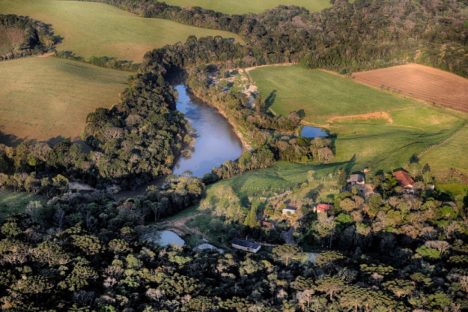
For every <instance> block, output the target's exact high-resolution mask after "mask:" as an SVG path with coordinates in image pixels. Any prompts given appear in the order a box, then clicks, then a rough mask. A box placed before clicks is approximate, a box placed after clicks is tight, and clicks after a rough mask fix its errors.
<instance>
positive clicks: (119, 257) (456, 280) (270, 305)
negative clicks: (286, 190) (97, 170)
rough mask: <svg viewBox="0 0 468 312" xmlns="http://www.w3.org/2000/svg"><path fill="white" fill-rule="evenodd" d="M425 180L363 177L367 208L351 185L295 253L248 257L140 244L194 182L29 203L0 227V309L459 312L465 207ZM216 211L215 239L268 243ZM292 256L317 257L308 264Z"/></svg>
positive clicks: (314, 222) (317, 217)
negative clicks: (218, 228)
mask: <svg viewBox="0 0 468 312" xmlns="http://www.w3.org/2000/svg"><path fill="white" fill-rule="evenodd" d="M424 170H425V171H424ZM424 170H423V171H421V172H422V173H421V174H422V176H419V175H418V177H417V179H418V180H417V184H415V189H414V190H415V191H414V193H408V192H407V191H405V190H404V189H403V188H402V187H400V186H399V185H398V183H397V181H396V180H395V179H394V178H393V177H392V175H391V174H383V173H382V174H377V175H376V176H374V177H371V179H372V182H373V183H374V185H375V187H376V189H375V190H376V191H375V193H373V194H372V195H371V196H369V197H367V198H366V197H364V196H362V195H360V194H359V192H357V191H356V189H354V188H352V189H349V191H342V192H341V193H339V194H337V196H336V197H335V201H334V208H333V209H331V210H329V211H327V212H325V213H323V212H321V213H315V212H313V211H312V210H311V209H307V210H303V213H304V214H305V216H304V218H303V219H302V222H301V224H300V230H301V231H302V232H303V234H302V235H301V237H302V239H301V244H300V245H289V244H279V245H278V244H269V245H268V246H265V247H264V248H263V249H262V250H263V251H261V252H260V253H258V254H248V253H245V252H240V251H234V250H231V249H229V248H228V249H227V250H225V252H224V253H218V252H216V251H196V250H192V249H190V248H186V247H184V248H161V247H157V246H155V245H153V244H152V243H151V241H147V240H146V239H143V238H144V237H145V236H144V235H145V233H148V231H149V233H151V227H150V226H147V225H148V224H151V223H152V222H153V221H154V220H159V218H160V217H163V216H165V215H168V214H172V213H174V212H176V211H178V210H180V209H183V208H185V207H188V206H190V205H192V204H193V203H194V202H195V201H198V200H199V199H200V197H201V196H202V195H203V193H204V188H203V186H202V184H201V182H200V181H199V180H196V179H191V178H178V179H175V180H174V179H173V180H170V181H169V182H168V184H166V185H164V187H161V188H160V189H155V188H152V189H150V190H149V191H148V193H147V194H146V195H143V196H139V197H136V198H128V199H124V200H120V201H116V200H113V199H112V198H110V197H109V196H108V195H106V194H105V193H102V192H95V193H92V194H87V195H80V194H75V195H72V196H71V195H65V196H61V197H56V198H55V199H53V200H51V201H49V202H48V203H47V204H41V203H39V202H32V203H30V204H29V205H28V209H27V213H28V214H25V215H18V216H14V217H10V218H9V219H7V220H5V221H4V222H2V224H1V234H0V267H1V274H0V301H1V303H2V309H5V310H12V311H44V310H50V311H63V310H69V311H124V310H125V311H170V310H172V311H414V310H418V309H419V310H424V311H427V310H430V311H463V310H466V308H467V307H468V302H467V301H466V297H467V293H468V287H467V274H466V265H467V261H468V260H467V259H468V258H467V257H468V255H467V252H468V251H467V245H466V231H465V229H466V227H465V225H464V218H465V217H466V210H463V209H461V206H459V203H457V202H454V201H453V200H452V199H451V198H450V197H449V196H448V195H447V194H445V193H442V192H440V191H438V190H437V189H433V187H432V186H431V183H432V180H431V179H430V178H429V177H430V174H429V175H428V174H427V173H428V171H427V169H424ZM300 187H304V186H300ZM465 205H466V203H465ZM216 209H220V207H217V208H216ZM266 209H267V208H266ZM221 214H224V215H225V217H224V218H225V219H226V222H228V223H227V224H226V226H229V227H230V228H231V230H227V231H226V230H222V231H226V232H224V234H223V236H224V237H225V239H226V241H229V240H230V239H232V238H235V237H243V236H246V235H248V236H250V237H254V238H257V239H260V240H265V241H270V242H276V241H278V238H277V237H278V233H277V232H276V231H277V230H276V229H269V228H262V227H260V224H259V223H258V222H250V221H249V215H247V218H246V220H245V222H243V221H242V220H241V221H236V219H233V217H229V215H228V210H223V211H222V212H221ZM302 245H309V246H310V245H312V246H317V247H320V248H321V250H322V251H321V252H320V253H319V254H318V255H316V256H315V259H314V260H313V262H312V263H310V261H311V260H308V259H309V257H310V256H309V255H308V254H306V253H305V252H304V251H303V249H302V248H301V247H300V246H302Z"/></svg>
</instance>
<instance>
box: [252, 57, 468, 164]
mask: <svg viewBox="0 0 468 312" xmlns="http://www.w3.org/2000/svg"><path fill="white" fill-rule="evenodd" d="M250 75H251V76H252V78H253V80H254V81H255V83H256V84H257V86H258V88H259V90H260V92H261V94H262V97H263V98H264V99H267V98H268V97H269V96H270V99H272V102H273V103H272V106H271V107H270V109H272V111H273V112H275V113H277V114H287V113H289V112H291V111H297V110H304V113H305V122H306V123H308V124H313V125H317V126H320V127H325V128H327V129H329V130H330V131H331V132H332V133H335V134H337V140H336V142H335V145H336V153H337V155H336V161H347V160H351V159H353V161H354V163H355V165H354V169H363V168H365V167H370V168H372V169H386V170H390V169H393V168H395V167H399V166H402V165H403V164H405V163H407V162H408V160H409V158H410V157H411V156H412V155H419V154H421V153H423V152H425V151H426V150H428V149H429V148H431V150H430V152H428V153H427V154H425V155H424V158H423V160H424V161H426V162H428V163H429V164H434V166H436V167H437V166H439V167H441V168H444V167H445V168H450V167H454V168H457V169H459V170H461V171H462V172H464V173H468V167H467V166H466V162H465V161H464V160H463V158H464V157H463V154H464V153H466V146H464V145H462V144H460V141H461V140H463V138H466V133H465V132H459V131H460V130H461V129H462V128H463V127H464V124H465V122H466V116H465V115H464V114H463V113H454V112H453V111H450V110H446V109H443V108H438V107H434V106H432V105H429V104H425V103H422V102H419V101H416V100H413V99H410V98H404V97H402V96H399V95H394V94H391V93H389V92H381V91H379V90H376V89H373V88H370V87H367V86H364V85H361V84H358V83H356V82H354V81H352V80H351V79H347V78H342V77H339V76H338V75H334V74H331V73H327V72H324V71H320V70H309V69H305V68H302V67H300V66H290V67H274V66H270V67H262V68H258V69H255V70H253V71H251V72H250ZM453 135H459V136H460V137H461V139H458V140H455V139H454V142H455V143H454V144H456V145H457V148H456V149H455V150H453V151H452V152H450V153H448V154H447V155H446V158H445V161H443V163H441V160H440V158H439V156H438V155H437V153H443V151H439V152H438V149H439V148H444V146H445V145H443V144H442V145H440V146H439V144H441V143H442V142H447V143H446V144H448V142H451V140H450V139H451V137H452V136H453ZM454 138H456V136H454ZM447 158H449V159H447Z"/></svg>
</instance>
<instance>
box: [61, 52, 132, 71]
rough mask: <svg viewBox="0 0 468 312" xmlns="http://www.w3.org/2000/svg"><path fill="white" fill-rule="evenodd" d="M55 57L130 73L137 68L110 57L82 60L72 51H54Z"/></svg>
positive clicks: (93, 57) (127, 62)
mask: <svg viewBox="0 0 468 312" xmlns="http://www.w3.org/2000/svg"><path fill="white" fill-rule="evenodd" d="M55 56H57V57H60V58H64V59H69V60H74V61H80V62H85V63H89V64H93V65H96V66H100V67H106V68H113V69H118V70H125V71H131V72H136V71H137V70H138V67H139V64H135V63H133V62H132V61H125V60H118V59H116V58H115V57H110V56H100V57H98V56H92V57H90V58H84V57H82V56H78V55H76V54H74V53H73V52H72V51H56V52H55Z"/></svg>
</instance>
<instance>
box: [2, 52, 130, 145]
mask: <svg viewBox="0 0 468 312" xmlns="http://www.w3.org/2000/svg"><path fill="white" fill-rule="evenodd" d="M0 71H1V72H2V74H1V75H0V85H1V86H2V87H1V88H0V124H1V127H0V132H1V133H2V134H3V137H4V136H11V137H10V138H9V139H8V138H7V139H8V140H3V141H4V142H2V143H12V141H14V140H15V139H19V140H21V139H36V140H47V139H51V138H54V137H72V138H75V137H78V136H80V134H81V132H82V131H83V130H84V127H85V123H86V116H87V115H88V114H89V113H90V112H92V111H93V110H94V109H96V108H97V107H109V106H111V105H112V104H114V103H116V102H117V101H118V99H119V93H120V92H122V91H123V90H124V88H125V86H126V81H127V78H128V73H126V72H121V71H116V70H112V69H104V68H100V67H96V66H92V65H88V64H84V63H80V62H75V61H70V60H63V59H59V58H55V57H46V58H39V57H34V58H25V59H19V60H12V61H6V62H1V63H0ZM4 139H5V138H4ZM8 141H9V142H8Z"/></svg>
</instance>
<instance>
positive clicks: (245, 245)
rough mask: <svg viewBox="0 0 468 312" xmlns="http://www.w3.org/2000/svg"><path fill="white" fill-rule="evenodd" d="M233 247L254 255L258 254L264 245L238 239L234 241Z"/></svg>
mask: <svg viewBox="0 0 468 312" xmlns="http://www.w3.org/2000/svg"><path fill="white" fill-rule="evenodd" d="M231 246H232V247H233V248H236V249H239V250H243V251H248V252H253V253H257V252H258V251H259V250H260V248H261V247H262V245H260V244H259V243H257V242H254V241H249V240H245V239H237V238H236V239H234V240H233V241H232V243H231Z"/></svg>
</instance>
